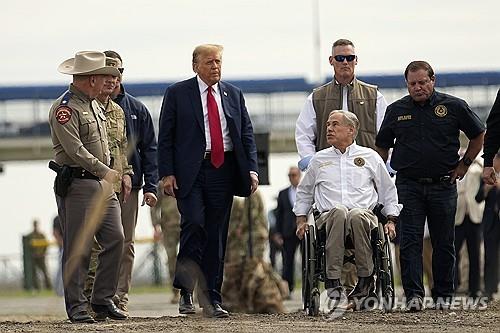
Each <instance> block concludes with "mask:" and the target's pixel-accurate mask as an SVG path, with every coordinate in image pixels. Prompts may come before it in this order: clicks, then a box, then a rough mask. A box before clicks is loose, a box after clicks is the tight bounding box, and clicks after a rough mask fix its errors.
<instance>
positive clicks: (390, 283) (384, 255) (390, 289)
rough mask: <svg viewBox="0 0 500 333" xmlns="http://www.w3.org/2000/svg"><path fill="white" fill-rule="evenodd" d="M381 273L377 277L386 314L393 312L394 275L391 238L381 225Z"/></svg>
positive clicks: (379, 246)
mask: <svg viewBox="0 0 500 333" xmlns="http://www.w3.org/2000/svg"><path fill="white" fill-rule="evenodd" d="M378 230H379V231H378V235H379V244H378V252H379V254H378V255H379V265H380V266H379V271H378V274H377V275H378V276H377V291H378V294H379V295H380V296H381V301H382V305H383V309H384V311H386V312H390V311H392V309H393V307H394V299H395V290H394V273H393V264H392V255H391V243H390V241H389V236H387V235H386V234H385V233H384V227H383V226H382V224H379V228H378Z"/></svg>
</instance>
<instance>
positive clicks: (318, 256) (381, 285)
mask: <svg viewBox="0 0 500 333" xmlns="http://www.w3.org/2000/svg"><path fill="white" fill-rule="evenodd" d="M381 210H382V205H377V206H376V207H375V208H374V210H373V212H374V213H375V215H376V216H377V219H378V227H377V228H375V229H373V230H372V233H371V245H372V250H373V274H374V277H375V293H376V296H377V297H378V299H379V301H380V302H381V304H382V306H383V309H384V311H385V312H390V311H391V310H392V308H393V307H394V298H395V292H394V274H393V264H392V256H391V246H390V240H389V236H388V235H386V234H385V233H384V225H385V224H386V223H387V219H386V218H385V216H383V214H382V212H381ZM317 215H318V216H315V220H316V218H317V217H319V214H317ZM325 245H326V231H325V228H322V229H320V230H318V228H317V227H316V224H315V225H314V226H312V225H309V230H307V231H306V233H305V235H304V238H303V239H302V241H301V250H302V302H303V305H304V311H306V313H307V314H308V315H309V316H318V315H319V307H320V294H321V291H320V286H319V283H320V282H325V280H326V255H325ZM346 248H347V249H349V248H354V247H353V246H352V242H350V240H349V239H348V240H347V242H346ZM347 262H351V263H353V264H354V263H355V261H354V255H352V256H344V264H345V263H347Z"/></svg>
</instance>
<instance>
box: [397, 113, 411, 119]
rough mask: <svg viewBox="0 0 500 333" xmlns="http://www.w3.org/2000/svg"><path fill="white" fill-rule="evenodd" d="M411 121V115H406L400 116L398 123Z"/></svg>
mask: <svg viewBox="0 0 500 333" xmlns="http://www.w3.org/2000/svg"><path fill="white" fill-rule="evenodd" d="M403 120H411V114H405V115H404V116H398V121H403Z"/></svg>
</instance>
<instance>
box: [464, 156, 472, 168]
mask: <svg viewBox="0 0 500 333" xmlns="http://www.w3.org/2000/svg"><path fill="white" fill-rule="evenodd" d="M462 162H463V163H464V165H465V166H470V165H471V164H472V159H471V158H470V157H467V156H464V158H462Z"/></svg>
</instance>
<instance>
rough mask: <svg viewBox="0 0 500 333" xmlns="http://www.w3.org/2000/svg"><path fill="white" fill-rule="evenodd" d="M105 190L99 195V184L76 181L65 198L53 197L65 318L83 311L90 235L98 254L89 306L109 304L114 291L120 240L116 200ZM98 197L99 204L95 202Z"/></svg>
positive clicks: (83, 180)
mask: <svg viewBox="0 0 500 333" xmlns="http://www.w3.org/2000/svg"><path fill="white" fill-rule="evenodd" d="M108 190H109V192H108V193H106V194H104V193H103V182H102V181H101V182H99V181H96V180H91V179H78V178H76V179H74V180H73V182H72V184H71V186H70V187H69V191H68V194H67V196H66V197H65V198H60V197H58V198H57V199H58V200H57V202H58V210H59V217H60V219H61V225H62V227H63V239H64V244H63V281H64V298H65V302H66V312H67V314H68V316H69V317H72V316H74V315H75V314H76V313H78V312H80V311H86V310H87V306H88V304H87V299H86V298H85V296H84V294H83V287H84V282H85V278H86V276H87V271H88V268H89V260H90V250H91V247H92V242H93V240H94V235H95V237H96V239H97V241H98V242H99V244H100V245H101V247H102V251H101V253H100V254H99V260H98V262H99V263H98V266H97V270H96V276H95V282H94V290H93V294H92V303H93V304H98V305H105V304H109V303H110V302H112V297H113V295H114V294H115V291H116V285H117V282H118V270H119V266H118V265H117V262H119V261H120V260H121V256H122V251H123V238H124V237H123V228H122V226H121V223H120V205H119V203H118V199H117V198H116V195H115V193H114V192H113V191H112V190H111V188H109V189H108ZM101 198H102V201H100V202H99V200H97V199H101ZM99 213H101V214H99ZM93 218H95V220H94V221H92V219H93Z"/></svg>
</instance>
